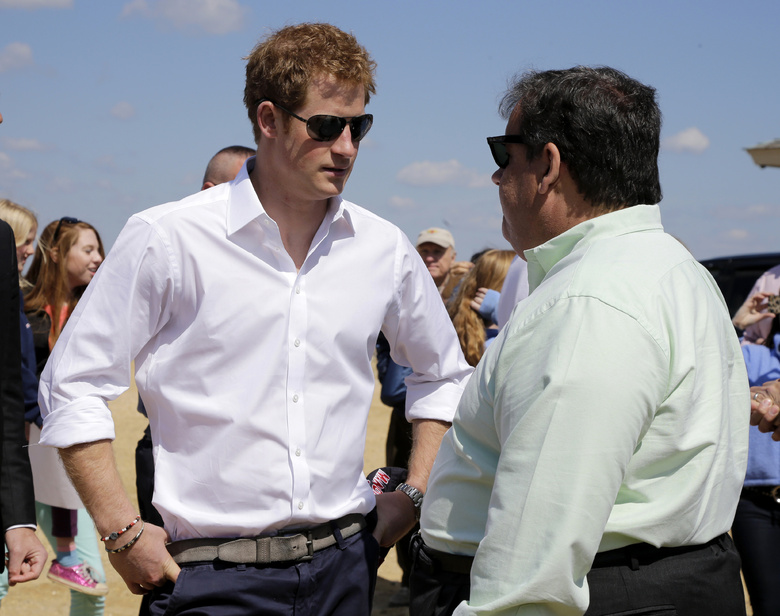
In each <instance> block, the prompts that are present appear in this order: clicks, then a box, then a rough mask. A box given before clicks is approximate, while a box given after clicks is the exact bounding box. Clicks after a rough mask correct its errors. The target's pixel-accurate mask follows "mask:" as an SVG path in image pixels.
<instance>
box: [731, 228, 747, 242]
mask: <svg viewBox="0 0 780 616" xmlns="http://www.w3.org/2000/svg"><path fill="white" fill-rule="evenodd" d="M726 237H728V238H729V239H730V240H746V239H747V238H748V237H750V233H749V232H747V231H746V230H745V229H729V230H728V231H727V232H726Z"/></svg>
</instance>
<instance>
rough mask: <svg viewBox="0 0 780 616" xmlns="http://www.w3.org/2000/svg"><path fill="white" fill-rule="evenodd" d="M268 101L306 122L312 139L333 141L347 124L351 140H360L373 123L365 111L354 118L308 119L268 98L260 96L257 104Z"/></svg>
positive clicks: (313, 117) (371, 117)
mask: <svg viewBox="0 0 780 616" xmlns="http://www.w3.org/2000/svg"><path fill="white" fill-rule="evenodd" d="M264 101H268V102H269V103H271V104H272V105H274V106H275V107H279V109H281V110H282V111H284V112H285V113H286V114H288V115H291V116H292V117H294V118H295V119H296V120H300V121H301V122H303V123H304V124H306V132H307V133H309V137H311V138H312V139H314V141H333V140H334V139H336V138H337V137H338V136H339V135H340V134H341V133H343V132H344V128H345V127H346V126H347V124H349V132H350V134H351V135H352V141H360V140H361V139H362V138H363V137H365V136H366V135H367V134H368V131H369V130H371V125H372V124H373V123H374V116H372V115H371V114H370V113H367V114H365V115H362V116H355V117H354V118H341V117H339V116H333V115H313V116H312V117H310V118H309V119H308V120H307V119H306V118H302V117H301V116H299V115H297V114H295V113H293V112H292V111H290V110H289V109H285V108H284V107H282V106H281V105H277V104H276V103H275V102H273V101H272V100H271V99H270V98H261V99H260V100H259V101H257V104H258V105H259V104H260V103H262V102H264Z"/></svg>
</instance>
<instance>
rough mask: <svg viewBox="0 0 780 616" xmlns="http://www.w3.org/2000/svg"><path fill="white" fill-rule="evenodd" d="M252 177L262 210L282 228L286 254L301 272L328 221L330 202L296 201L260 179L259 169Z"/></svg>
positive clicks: (271, 182)
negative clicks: (313, 243) (321, 229)
mask: <svg viewBox="0 0 780 616" xmlns="http://www.w3.org/2000/svg"><path fill="white" fill-rule="evenodd" d="M250 178H251V180H252V186H253V187H254V189H255V192H256V193H257V197H258V199H260V203H262V204H263V209H264V210H265V211H266V213H267V214H268V216H270V217H271V219H273V221H274V222H275V223H276V224H277V226H278V227H279V233H280V235H281V236H282V243H283V244H284V248H285V250H286V251H287V254H289V255H290V258H291V259H292V260H293V263H295V268H296V269H297V270H300V269H301V267H303V262H304V261H305V260H306V255H308V254H309V248H310V247H311V243H312V240H313V239H314V235H315V234H316V233H317V229H319V228H320V225H321V224H322V221H323V219H324V218H325V213H326V212H327V210H328V200H327V199H325V200H322V201H311V202H307V203H301V202H297V201H294V200H292V199H290V198H289V195H287V194H286V192H285V190H284V187H281V186H278V185H277V184H276V183H275V182H274V181H273V180H271V179H264V178H261V177H260V173H259V172H258V168H257V167H255V168H254V169H253V170H252V173H251V174H250Z"/></svg>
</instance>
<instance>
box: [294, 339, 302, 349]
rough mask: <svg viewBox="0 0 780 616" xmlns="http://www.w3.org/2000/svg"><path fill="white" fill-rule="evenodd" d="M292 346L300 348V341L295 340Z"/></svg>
mask: <svg viewBox="0 0 780 616" xmlns="http://www.w3.org/2000/svg"><path fill="white" fill-rule="evenodd" d="M293 344H295V346H297V347H299V346H301V341H300V340H298V338H296V339H295V342H294V343H293Z"/></svg>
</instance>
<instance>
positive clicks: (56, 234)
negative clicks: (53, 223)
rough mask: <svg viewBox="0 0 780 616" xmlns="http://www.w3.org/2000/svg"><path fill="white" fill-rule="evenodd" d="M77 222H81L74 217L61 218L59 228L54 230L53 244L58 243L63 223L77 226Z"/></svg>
mask: <svg viewBox="0 0 780 616" xmlns="http://www.w3.org/2000/svg"><path fill="white" fill-rule="evenodd" d="M77 222H81V221H80V220H79V219H78V218H73V216H63V217H62V218H60V222H59V223H57V228H56V229H55V230H54V235H53V236H52V239H51V241H52V243H54V242H56V241H57V238H58V237H59V236H60V228H62V223H65V224H68V225H75V224H76V223H77Z"/></svg>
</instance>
